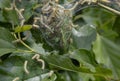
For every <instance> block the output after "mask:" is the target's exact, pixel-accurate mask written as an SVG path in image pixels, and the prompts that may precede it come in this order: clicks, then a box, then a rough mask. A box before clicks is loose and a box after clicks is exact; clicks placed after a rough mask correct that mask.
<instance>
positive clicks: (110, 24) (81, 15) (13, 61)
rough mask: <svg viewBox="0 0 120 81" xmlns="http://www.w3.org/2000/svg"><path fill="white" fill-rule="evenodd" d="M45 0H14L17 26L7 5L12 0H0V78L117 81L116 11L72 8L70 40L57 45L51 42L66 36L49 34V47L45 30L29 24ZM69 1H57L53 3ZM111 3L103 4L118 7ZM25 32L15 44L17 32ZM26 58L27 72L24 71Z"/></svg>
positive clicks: (119, 21)
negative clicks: (40, 61)
mask: <svg viewBox="0 0 120 81" xmlns="http://www.w3.org/2000/svg"><path fill="white" fill-rule="evenodd" d="M45 1H47V0H15V4H16V7H17V9H18V10H20V9H24V12H22V16H23V17H24V18H25V22H24V25H23V26H22V27H23V29H21V28H20V25H21V24H20V23H21V19H20V15H19V13H18V12H17V11H16V10H15V9H14V8H13V9H10V8H11V3H12V2H13V0H0V81H120V15H118V14H116V13H114V12H111V11H109V10H107V9H105V8H103V7H100V6H98V5H96V4H95V5H88V4H86V3H85V4H84V5H79V6H77V8H75V10H73V12H72V14H73V15H72V22H73V23H74V25H77V27H72V28H71V37H70V41H71V42H70V43H68V41H67V42H65V43H68V44H66V45H65V46H63V45H62V46H63V47H62V46H59V44H58V42H56V41H57V40H60V41H63V40H64V41H65V40H66V39H65V37H63V38H62V39H59V38H57V37H55V34H54V35H53V37H54V38H55V40H54V41H52V43H51V44H52V45H51V44H50V41H51V40H50V39H47V40H46V39H45V37H48V36H49V35H50V34H48V32H41V30H42V29H40V28H34V27H32V25H33V23H34V17H36V14H37V16H38V15H41V7H42V6H43V5H42V4H44V2H45ZM72 1H73V0H60V1H59V4H60V5H62V6H64V4H69V2H72ZM102 3H103V2H102ZM112 4H113V3H112ZM65 6H69V5H65ZM107 6H109V5H107ZM113 6H114V4H113ZM113 6H109V7H111V8H113V9H114V8H117V9H118V8H120V7H119V6H116V4H115V7H113ZM67 26H70V24H67V25H65V27H67ZM65 27H64V28H65ZM66 32H67V31H66V30H65V31H64V32H63V36H65V35H64V34H65V33H66ZM28 33H29V37H27V39H26V40H24V41H22V42H21V41H20V42H19V40H18V39H19V35H20V38H24V37H26V36H27V34H28ZM44 33H47V35H48V36H47V35H46V34H44ZM57 33H60V32H57ZM60 35H61V34H60ZM16 38H18V39H16ZM15 40H18V42H16V41H15ZM60 44H61V43H60ZM66 47H67V50H66ZM36 53H37V54H40V56H41V57H40V58H41V59H42V60H44V62H45V68H44V69H42V68H41V67H42V63H39V62H38V61H36V60H33V59H32V57H33V56H34V54H36ZM26 60H27V61H28V64H27V69H28V71H29V74H26V72H25V71H24V70H25V69H24V67H25V66H24V62H25V61H26ZM17 79H18V80H17Z"/></svg>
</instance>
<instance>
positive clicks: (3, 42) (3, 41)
mask: <svg viewBox="0 0 120 81" xmlns="http://www.w3.org/2000/svg"><path fill="white" fill-rule="evenodd" d="M13 40H14V37H13V35H12V34H11V33H10V32H9V31H8V30H6V29H5V28H1V27H0V56H2V55H4V54H7V53H10V52H13V51H15V50H16V48H15V46H14V44H13V43H12V41H13Z"/></svg>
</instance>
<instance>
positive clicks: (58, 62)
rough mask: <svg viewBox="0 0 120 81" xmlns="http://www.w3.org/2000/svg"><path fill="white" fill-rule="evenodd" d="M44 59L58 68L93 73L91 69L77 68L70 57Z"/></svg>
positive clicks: (56, 56) (55, 56) (50, 56)
mask: <svg viewBox="0 0 120 81" xmlns="http://www.w3.org/2000/svg"><path fill="white" fill-rule="evenodd" d="M44 58H45V60H46V61H47V62H48V63H49V64H50V65H51V66H54V67H58V68H61V69H63V70H68V71H73V72H85V73H92V72H90V70H89V69H86V68H82V67H77V66H75V65H74V64H73V63H72V61H71V60H70V58H69V57H68V56H62V55H47V56H44Z"/></svg>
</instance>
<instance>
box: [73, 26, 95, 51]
mask: <svg viewBox="0 0 120 81" xmlns="http://www.w3.org/2000/svg"><path fill="white" fill-rule="evenodd" d="M72 33H73V36H72V37H73V44H74V46H75V47H76V48H78V49H87V50H90V49H91V44H92V42H93V41H94V40H95V38H96V30H95V28H93V27H91V26H89V25H85V26H83V27H81V28H80V29H79V30H76V29H73V30H72Z"/></svg>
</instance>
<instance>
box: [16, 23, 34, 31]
mask: <svg viewBox="0 0 120 81" xmlns="http://www.w3.org/2000/svg"><path fill="white" fill-rule="evenodd" d="M31 28H32V25H24V26H22V27H20V26H18V27H16V28H15V33H18V32H24V31H27V30H30V29H31Z"/></svg>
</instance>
